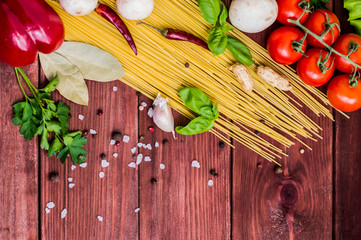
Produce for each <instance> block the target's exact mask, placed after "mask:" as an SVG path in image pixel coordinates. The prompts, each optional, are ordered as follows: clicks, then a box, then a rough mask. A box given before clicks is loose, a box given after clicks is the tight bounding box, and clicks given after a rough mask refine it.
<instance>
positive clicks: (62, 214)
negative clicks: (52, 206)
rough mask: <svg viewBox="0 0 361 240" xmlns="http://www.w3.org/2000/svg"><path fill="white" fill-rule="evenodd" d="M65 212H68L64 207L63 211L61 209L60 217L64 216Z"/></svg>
mask: <svg viewBox="0 0 361 240" xmlns="http://www.w3.org/2000/svg"><path fill="white" fill-rule="evenodd" d="M67 213H68V210H66V208H64V209H63V211H61V218H65V216H66V214H67Z"/></svg>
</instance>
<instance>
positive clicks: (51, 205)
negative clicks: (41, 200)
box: [46, 202, 55, 209]
mask: <svg viewBox="0 0 361 240" xmlns="http://www.w3.org/2000/svg"><path fill="white" fill-rule="evenodd" d="M46 206H47V207H48V208H49V209H52V208H53V207H55V203H54V202H48V203H47V204H46Z"/></svg>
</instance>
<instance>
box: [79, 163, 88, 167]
mask: <svg viewBox="0 0 361 240" xmlns="http://www.w3.org/2000/svg"><path fill="white" fill-rule="evenodd" d="M86 165H88V163H86V162H85V163H82V164H80V165H79V167H82V168H85V167H86Z"/></svg>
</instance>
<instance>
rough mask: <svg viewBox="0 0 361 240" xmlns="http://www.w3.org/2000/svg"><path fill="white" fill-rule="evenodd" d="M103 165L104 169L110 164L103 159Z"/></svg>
mask: <svg viewBox="0 0 361 240" xmlns="http://www.w3.org/2000/svg"><path fill="white" fill-rule="evenodd" d="M101 165H102V167H103V168H106V167H108V166H109V162H108V161H107V160H105V159H103V160H102V164H101Z"/></svg>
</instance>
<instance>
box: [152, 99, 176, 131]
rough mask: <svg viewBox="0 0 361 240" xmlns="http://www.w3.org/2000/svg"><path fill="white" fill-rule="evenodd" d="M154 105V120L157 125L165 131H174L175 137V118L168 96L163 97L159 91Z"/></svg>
mask: <svg viewBox="0 0 361 240" xmlns="http://www.w3.org/2000/svg"><path fill="white" fill-rule="evenodd" d="M153 106H154V109H153V121H154V123H155V125H157V127H159V128H160V129H161V130H162V131H164V132H172V133H173V137H175V132H174V118H173V114H172V109H171V108H170V106H169V104H168V98H163V97H162V96H161V95H160V93H159V94H158V96H157V98H156V99H155V100H154V102H153Z"/></svg>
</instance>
